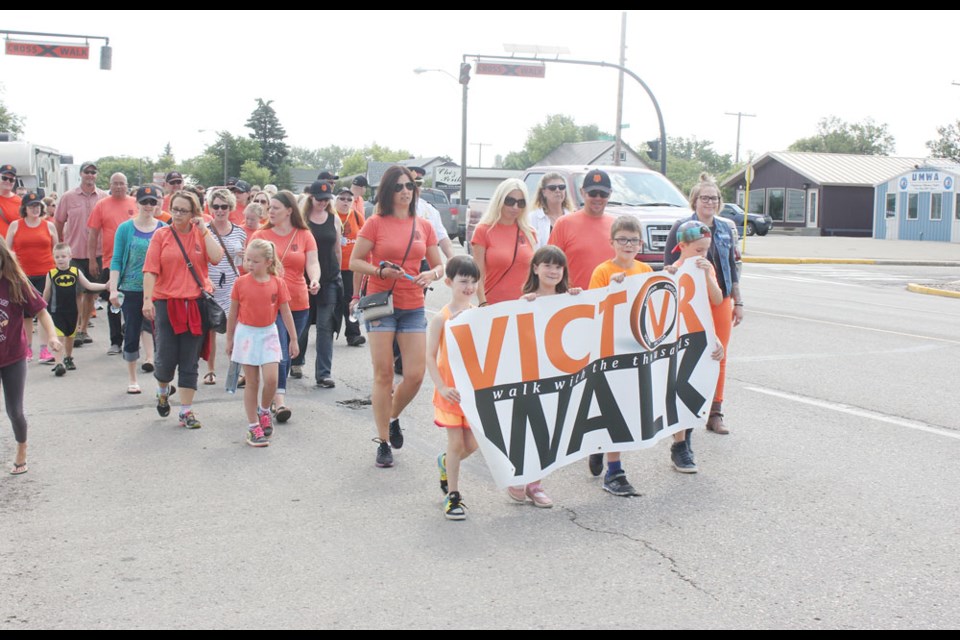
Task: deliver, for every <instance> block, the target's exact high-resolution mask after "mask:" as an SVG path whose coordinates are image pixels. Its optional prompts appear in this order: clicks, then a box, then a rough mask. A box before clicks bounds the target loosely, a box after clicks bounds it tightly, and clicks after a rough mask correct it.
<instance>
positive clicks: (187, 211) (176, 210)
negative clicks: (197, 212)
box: [170, 207, 193, 216]
mask: <svg viewBox="0 0 960 640" xmlns="http://www.w3.org/2000/svg"><path fill="white" fill-rule="evenodd" d="M170 212H171V213H179V214H180V215H182V216H183V215H191V216H192V215H193V209H181V208H180V207H174V208H172V209H170Z"/></svg>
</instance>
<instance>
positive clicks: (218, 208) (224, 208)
mask: <svg viewBox="0 0 960 640" xmlns="http://www.w3.org/2000/svg"><path fill="white" fill-rule="evenodd" d="M210 208H211V209H213V210H214V211H229V210H230V205H228V204H212V205H210Z"/></svg>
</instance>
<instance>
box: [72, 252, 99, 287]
mask: <svg viewBox="0 0 960 640" xmlns="http://www.w3.org/2000/svg"><path fill="white" fill-rule="evenodd" d="M96 260H97V265H100V262H101V260H102V258H97V259H96ZM70 266H71V267H76V268H77V269H79V270H80V273H82V274H83V276H84V277H85V278H86V279H87V280H88V281H89V282H105V281H104V280H103V269H100V277H99V278H94V277H93V276H91V275H90V260H89V259H88V258H71V259H70ZM77 291H78V292H82V293H100V292H99V291H87V290H86V289H84V288H83V287H79V286H78V287H77Z"/></svg>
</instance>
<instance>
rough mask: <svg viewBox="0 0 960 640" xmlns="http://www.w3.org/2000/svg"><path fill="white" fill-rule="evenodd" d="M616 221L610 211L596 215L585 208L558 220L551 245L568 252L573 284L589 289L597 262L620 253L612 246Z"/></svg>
mask: <svg viewBox="0 0 960 640" xmlns="http://www.w3.org/2000/svg"><path fill="white" fill-rule="evenodd" d="M615 220H616V218H615V217H613V216H611V215H610V214H607V213H605V214H603V215H602V216H600V217H596V216H591V215H589V214H588V213H587V212H586V211H584V210H583V209H581V210H580V211H577V212H575V213H568V214H567V215H565V216H563V217H562V218H560V219H559V220H557V224H555V225H554V227H553V232H552V233H551V234H550V242H549V244H552V245H553V246H555V247H559V248H560V249H562V250H563V252H564V253H565V254H567V264H569V265H570V266H569V268H570V286H571V287H580V288H581V289H587V288H589V286H590V276H591V275H593V270H594V269H596V268H597V265H599V264H600V263H602V262H604V261H605V260H612V259H613V258H614V257H616V255H617V252H616V251H614V250H613V247H612V246H610V228H611V227H613V223H614V221H615Z"/></svg>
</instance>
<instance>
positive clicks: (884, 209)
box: [873, 159, 960, 242]
mask: <svg viewBox="0 0 960 640" xmlns="http://www.w3.org/2000/svg"><path fill="white" fill-rule="evenodd" d="M958 180H960V164H957V163H955V162H952V161H950V160H941V159H935V160H927V161H925V162H924V163H923V164H919V165H916V166H915V167H914V168H913V169H911V170H909V171H904V172H902V173H899V174H897V175H895V176H893V177H892V178H890V179H889V180H885V181H883V182H881V183H879V184H877V185H876V186H875V188H874V207H873V208H874V215H873V237H874V238H879V239H886V240H932V241H935V242H960V192H958V190H957V181H958Z"/></svg>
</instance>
